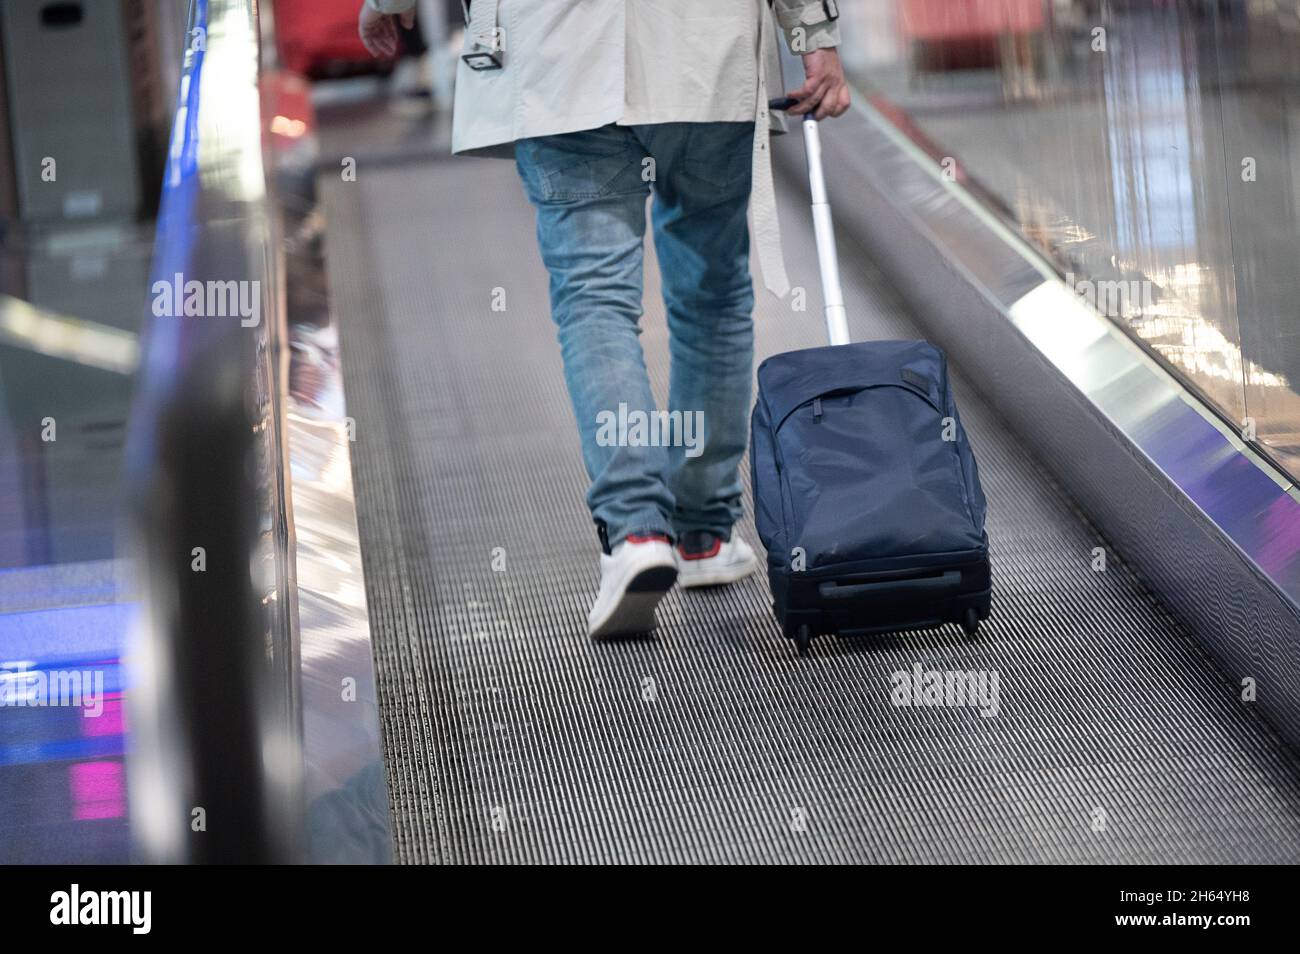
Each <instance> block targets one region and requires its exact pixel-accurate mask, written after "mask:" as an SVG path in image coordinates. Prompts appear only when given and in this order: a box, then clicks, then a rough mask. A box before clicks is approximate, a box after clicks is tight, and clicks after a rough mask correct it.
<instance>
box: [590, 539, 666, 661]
mask: <svg viewBox="0 0 1300 954" xmlns="http://www.w3.org/2000/svg"><path fill="white" fill-rule="evenodd" d="M676 580H677V561H676V560H675V559H674V558H673V548H672V544H670V543H669V542H668V538H667V537H658V536H656V537H635V536H633V537H628V538H627V539H626V540H624V541H623V542H622V543H620V544H619V545H618V546H616V547H614V552H613V553H612V554H610V555H608V556H606V555H605V554H603V553H602V554H601V556H600V592H599V593H597V594H596V602H595V604H594V605H593V606H592V607H591V615H590V616H588V617H587V632H588V634H589V635H590V636H593V637H600V636H618V635H625V634H628V633H648V632H650V630H652V629H654V627H655V607H656V606H658V605H659V601H660V600H661V599H663V596H664V594H665V593H667V592H668V591H669V590H671V589H672V588H673V583H674V582H676Z"/></svg>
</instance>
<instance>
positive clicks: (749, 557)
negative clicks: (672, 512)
mask: <svg viewBox="0 0 1300 954" xmlns="http://www.w3.org/2000/svg"><path fill="white" fill-rule="evenodd" d="M756 569H758V557H756V556H754V551H753V550H751V549H750V547H749V544H748V543H746V542H745V541H744V540H742V539H740V536H739V535H738V534H736V533H735V532H734V531H733V532H732V534H731V539H730V540H723V539H722V538H721V537H715V536H713V535H712V534H710V533H703V532H699V531H697V532H692V533H687V534H684V535H683V537H682V540H681V542H680V543H678V544H677V579H678V580H680V581H681V584H682V586H684V587H693V586H720V585H722V584H723V583H734V582H736V581H737V580H743V579H744V578H745V577H747V576H749V574H751V573H753V572H754V571H755V570H756Z"/></svg>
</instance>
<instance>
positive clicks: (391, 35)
mask: <svg viewBox="0 0 1300 954" xmlns="http://www.w3.org/2000/svg"><path fill="white" fill-rule="evenodd" d="M399 17H400V18H401V21H402V26H404V27H406V28H407V29H408V30H409V29H410V28H411V27H413V26H415V7H411V9H409V10H407V11H405V12H404V13H398V14H388V13H380V12H379V11H378V10H375V9H374V8H372V7H371V6H370V4H368V3H366V4H363V5H362V7H361V16H360V18H359V19H358V21H357V32H358V33H359V34H361V42H362V43H363V44H365V47H366V52H368V53H369V54H370V55H371V56H384V57H388V56H396V55H397V23H396V21H397V20H398V18H399Z"/></svg>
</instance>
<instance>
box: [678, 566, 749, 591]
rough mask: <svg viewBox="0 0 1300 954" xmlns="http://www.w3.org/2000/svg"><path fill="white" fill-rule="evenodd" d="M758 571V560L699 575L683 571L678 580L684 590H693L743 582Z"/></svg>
mask: <svg viewBox="0 0 1300 954" xmlns="http://www.w3.org/2000/svg"><path fill="white" fill-rule="evenodd" d="M757 569H758V560H750V561H749V563H747V564H742V565H739V566H728V567H715V568H713V569H710V570H708V571H706V572H704V573H699V574H691V573H690V572H688V571H683V572H682V573H681V574H679V576H678V579H679V580H680V581H681V584H682V588H683V589H687V590H693V589H695V588H697V587H701V586H725V585H726V584H727V583H735V582H736V581H737V580H743V579H744V578H745V577H747V576H749V575H750V574H751V573H753V572H754V571H755V570H757Z"/></svg>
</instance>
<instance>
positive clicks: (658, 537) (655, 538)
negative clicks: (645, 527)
mask: <svg viewBox="0 0 1300 954" xmlns="http://www.w3.org/2000/svg"><path fill="white" fill-rule="evenodd" d="M624 539H625V540H626V541H627V542H628V543H667V542H668V538H667V537H666V536H664V535H663V534H662V533H656V534H653V535H651V536H648V537H640V536H637V535H636V534H635V533H629V534H628V535H627V536H626V537H624Z"/></svg>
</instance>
